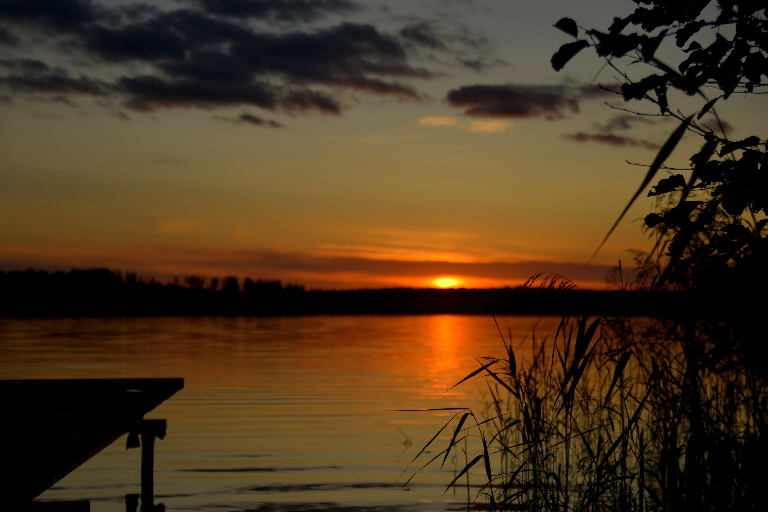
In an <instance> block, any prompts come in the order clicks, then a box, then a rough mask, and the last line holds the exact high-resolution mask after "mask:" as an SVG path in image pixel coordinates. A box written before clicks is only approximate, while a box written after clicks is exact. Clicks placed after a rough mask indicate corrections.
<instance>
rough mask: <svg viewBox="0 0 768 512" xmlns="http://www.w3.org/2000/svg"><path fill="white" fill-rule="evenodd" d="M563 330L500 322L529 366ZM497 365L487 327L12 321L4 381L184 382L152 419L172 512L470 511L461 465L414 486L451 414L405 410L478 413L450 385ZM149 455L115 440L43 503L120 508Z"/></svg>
mask: <svg viewBox="0 0 768 512" xmlns="http://www.w3.org/2000/svg"><path fill="white" fill-rule="evenodd" d="M558 321H559V319H558V318H554V317H544V318H539V317H504V318H500V319H499V325H500V327H501V330H502V331H503V332H504V333H505V336H506V335H507V333H508V332H511V334H512V341H513V346H515V347H516V350H517V353H518V359H520V357H521V356H522V355H523V354H524V353H525V351H526V349H527V348H528V347H529V343H530V340H531V334H532V332H533V330H534V329H535V331H536V336H537V337H544V336H549V337H550V338H551V336H552V333H554V329H555V328H556V326H557V322H558ZM489 355H493V356H502V355H503V345H502V342H501V338H500V335H499V332H498V330H497V327H496V324H495V323H494V320H493V318H492V317H488V316H457V315H435V316H318V317H293V318H222V317H203V318H180V317H160V318H116V319H41V320H39V319H35V320H26V319H24V320H19V319H0V379H41V378H46V379H48V378H150V377H183V378H184V380H185V387H184V389H183V390H182V391H180V392H178V393H177V394H176V395H175V396H173V397H172V398H171V399H169V400H167V401H166V402H165V403H163V404H162V405H161V406H160V407H158V408H157V409H155V410H154V411H153V412H151V413H150V414H148V415H147V416H146V418H163V419H166V420H168V435H167V436H166V438H165V439H164V440H162V441H158V442H157V443H156V445H155V503H163V504H164V505H165V507H166V510H169V511H192V510H201V511H202V510H216V511H222V512H229V511H232V512H235V511H290V512H293V511H299V510H312V511H328V512H347V511H352V510H362V511H375V512H388V511H398V510H402V511H431V510H435V511H440V510H456V509H465V508H466V502H467V496H466V492H465V491H462V490H461V489H459V490H458V491H456V492H454V490H451V491H449V492H446V493H444V492H443V491H444V490H445V486H446V485H447V484H448V483H449V482H450V481H451V480H452V479H453V476H454V474H455V471H456V470H457V467H458V468H460V467H462V465H463V464H462V463H463V462H464V461H463V460H456V458H455V457H454V458H453V460H450V459H449V464H446V466H445V468H444V469H443V470H440V469H439V467H437V466H435V468H428V469H426V470H423V471H421V472H420V473H419V474H418V475H417V476H416V477H415V478H414V479H413V480H412V481H411V483H410V484H409V485H408V486H407V487H403V486H402V484H403V483H404V482H405V481H406V480H407V479H408V478H409V477H410V476H411V475H412V474H413V472H414V471H415V470H416V469H418V467H420V465H421V464H416V465H412V466H411V467H410V468H409V467H408V466H409V463H410V462H411V460H412V459H413V458H414V457H415V456H416V454H417V453H418V452H419V450H420V449H421V448H422V447H423V446H424V444H425V443H426V442H427V441H428V440H429V439H430V438H431V437H432V436H433V435H434V434H435V433H436V432H437V431H438V430H439V429H440V427H442V425H443V424H444V423H445V422H446V421H448V419H450V417H451V416H452V415H453V413H449V412H444V411H440V412H435V411H433V412H401V411H396V409H426V408H445V407H472V408H474V409H475V410H481V409H482V407H483V397H482V393H481V392H480V389H481V387H482V386H480V384H482V381H477V382H471V383H465V384H462V385H461V386H459V387H456V388H453V389H450V390H449V388H451V386H452V385H453V384H454V383H456V382H457V381H458V380H460V379H461V378H462V377H464V376H465V375H466V374H468V373H469V372H471V371H472V370H474V369H475V368H476V367H477V364H478V363H477V362H476V361H475V358H480V357H482V356H489ZM446 436H450V434H446ZM445 443H447V439H446V440H444V441H443V442H442V444H440V445H438V446H439V447H437V449H436V450H430V451H432V454H433V455H432V456H434V454H435V453H437V452H438V451H440V450H441V449H442V448H443V447H444V446H445ZM140 457H141V454H140V450H129V451H126V450H125V438H122V439H119V440H118V441H116V442H115V443H114V444H112V445H111V446H110V447H108V448H107V449H105V450H104V451H102V452H101V453H99V454H98V455H96V456H95V457H94V458H92V459H91V460H90V461H88V462H86V463H85V464H84V465H82V466H81V467H80V468H78V469H77V470H75V471H74V472H73V473H71V474H70V475H68V476H67V477H65V478H64V479H62V480H61V481H59V482H58V483H57V484H56V485H55V486H54V487H53V488H51V489H49V490H48V491H46V492H45V493H43V494H42V495H41V496H40V497H39V498H38V499H39V500H65V499H66V500H80V499H87V500H91V510H92V511H94V512H101V511H104V512H108V511H115V512H117V511H120V512H123V511H125V501H124V496H125V495H126V494H131V493H139V492H140V485H139V483H140V478H139V467H140ZM458 458H459V459H462V456H461V455H460V456H459V457H458ZM422 459H424V455H422V457H421V458H420V460H422ZM424 461H426V459H424ZM407 468H408V469H407ZM404 471H405V473H404ZM472 492H476V491H472Z"/></svg>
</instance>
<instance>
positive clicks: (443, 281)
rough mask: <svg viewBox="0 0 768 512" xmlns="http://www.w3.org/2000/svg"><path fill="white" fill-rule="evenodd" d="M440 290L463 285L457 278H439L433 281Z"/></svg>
mask: <svg viewBox="0 0 768 512" xmlns="http://www.w3.org/2000/svg"><path fill="white" fill-rule="evenodd" d="M432 282H433V283H434V285H435V286H437V287H438V288H456V287H457V286H459V285H460V284H461V280H460V279H456V278H455V277H438V278H437V279H434V280H433V281H432Z"/></svg>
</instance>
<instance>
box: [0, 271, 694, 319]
mask: <svg viewBox="0 0 768 512" xmlns="http://www.w3.org/2000/svg"><path fill="white" fill-rule="evenodd" d="M554 293H557V295H558V296H559V299H558V300H557V301H552V300H550V297H551V296H552V295H553V294H554ZM563 301H567V302H568V303H569V304H571V306H569V307H571V308H575V309H576V311H578V312H581V313H587V314H595V315H614V314H624V315H651V314H658V313H662V312H664V311H674V310H679V309H680V308H681V307H685V308H692V307H696V305H697V304H699V305H700V306H702V307H703V306H704V305H705V304H706V303H707V301H706V300H703V299H696V298H694V297H693V296H692V294H691V293H686V292H664V291H657V292H653V291H644V290H636V291H614V292H597V291H590V290H567V291H562V290H561V291H556V290H553V289H546V288H541V289H531V288H524V287H520V288H498V289H447V290H440V289H414V288H394V289H372V290H347V291H333V290H306V289H305V288H304V287H303V286H296V285H283V284H281V283H280V282H279V281H265V280H251V279H245V280H243V281H239V280H238V279H236V278H234V277H228V278H225V279H211V280H205V279H203V278H201V277H197V276H189V277H186V278H184V279H182V280H179V281H178V282H174V283H159V282H157V281H155V280H151V279H141V278H138V277H137V276H136V275H135V274H122V273H120V272H116V271H111V270H108V269H94V270H72V271H70V272H66V273H65V272H52V273H49V272H46V271H41V270H27V271H16V272H0V316H6V317H50V316H56V317H64V316H140V315H254V316H260V315H315V314H439V313H452V314H487V315H504V314H559V313H560V312H561V311H562V304H563Z"/></svg>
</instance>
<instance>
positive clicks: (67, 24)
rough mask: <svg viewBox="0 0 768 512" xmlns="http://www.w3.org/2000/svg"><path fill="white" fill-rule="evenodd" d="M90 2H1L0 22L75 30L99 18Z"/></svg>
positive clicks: (10, 0) (36, 0)
mask: <svg viewBox="0 0 768 512" xmlns="http://www.w3.org/2000/svg"><path fill="white" fill-rule="evenodd" d="M99 11H100V9H99V8H98V7H97V6H95V5H94V4H93V2H91V1H90V0H3V1H2V2H0V20H9V21H13V22H15V23H19V24H21V25H27V24H36V25H42V26H45V27H48V28H56V29H59V30H66V31H70V30H76V29H77V28H78V27H82V26H83V24H87V23H91V22H93V21H94V20H95V19H96V18H97V17H98V16H100V14H101V13H100V12H99Z"/></svg>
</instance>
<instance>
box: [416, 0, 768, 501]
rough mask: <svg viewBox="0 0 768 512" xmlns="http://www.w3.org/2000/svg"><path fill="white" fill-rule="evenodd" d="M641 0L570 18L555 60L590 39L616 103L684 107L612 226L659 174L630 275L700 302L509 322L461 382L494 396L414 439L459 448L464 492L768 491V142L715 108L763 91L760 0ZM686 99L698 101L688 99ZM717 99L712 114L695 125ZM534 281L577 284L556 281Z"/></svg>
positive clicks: (594, 495) (510, 495)
mask: <svg viewBox="0 0 768 512" xmlns="http://www.w3.org/2000/svg"><path fill="white" fill-rule="evenodd" d="M635 3H636V4H637V6H636V8H635V10H634V12H633V13H632V14H630V15H629V16H627V17H624V18H615V19H614V21H613V23H612V24H611V26H610V27H609V28H608V29H607V30H606V29H603V30H586V29H584V28H583V27H580V26H579V25H578V24H577V23H576V22H575V21H574V20H571V19H568V18H563V19H561V20H560V21H559V22H558V23H557V24H556V25H555V26H556V27H557V28H559V29H560V30H562V31H563V32H565V33H567V34H569V35H570V36H571V37H573V38H574V39H575V40H574V41H572V42H569V43H567V44H565V45H563V46H562V47H561V48H560V50H559V51H558V52H557V53H556V54H555V55H554V56H553V57H552V65H553V67H554V68H555V69H558V70H559V69H561V68H563V66H565V64H566V63H567V62H568V61H569V60H570V59H571V58H572V57H573V56H575V55H576V54H577V53H579V52H580V51H582V50H584V49H587V48H590V49H592V50H594V51H595V52H596V53H597V55H598V56H600V57H602V58H604V64H605V66H606V68H609V69H611V72H612V76H614V77H615V78H616V79H618V80H619V81H620V82H622V83H621V87H620V89H619V88H617V87H608V88H606V89H607V90H612V91H614V92H615V93H616V94H617V95H620V97H621V99H623V100H624V101H626V102H627V104H626V108H622V109H621V110H622V111H625V112H626V111H629V112H635V113H636V114H638V115H642V116H651V117H652V116H661V117H671V118H675V119H677V120H678V123H677V125H678V127H677V129H676V130H675V131H674V132H673V133H672V135H671V136H670V137H669V139H668V140H667V142H666V143H665V144H664V146H662V148H661V150H660V151H659V153H658V154H657V155H656V158H655V159H654V161H653V162H652V163H651V164H650V165H649V166H648V173H647V175H646V177H645V179H644V180H643V183H642V184H641V186H640V188H639V189H638V191H637V193H636V194H635V195H634V197H633V198H632V199H631V200H630V202H629V204H628V205H627V207H626V208H625V209H624V211H623V212H622V213H621V214H620V215H619V220H618V221H616V224H618V222H619V221H620V220H621V218H622V217H623V216H624V214H625V213H626V212H627V211H628V209H629V207H630V206H631V204H632V203H633V202H634V200H635V199H636V198H637V197H638V196H639V195H640V194H641V193H642V192H644V191H645V190H646V188H647V186H648V185H652V184H653V185H654V186H653V187H652V188H651V189H650V192H649V193H648V195H649V196H656V197H657V198H658V203H657V208H656V211H654V212H652V213H650V214H648V215H647V216H646V217H645V229H646V230H647V232H648V233H649V235H650V236H651V240H652V244H653V247H652V248H651V250H650V251H648V252H646V253H640V252H638V253H637V264H638V270H639V274H638V276H639V278H638V280H637V281H636V282H635V283H633V286H634V287H636V288H638V289H645V290H647V291H649V292H658V291H661V290H667V291H673V290H676V291H678V292H682V293H691V294H693V295H692V296H693V297H699V298H704V302H702V303H699V304H698V305H697V306H696V307H693V308H687V309H686V308H677V309H672V310H669V311H666V312H664V313H663V314H654V315H651V316H649V317H647V318H630V317H628V316H624V315H606V316H604V317H601V318H596V319H595V318H589V317H587V316H585V315H583V314H581V313H579V312H577V311H576V310H575V309H569V308H568V307H565V313H564V314H563V316H562V321H561V324H560V328H559V329H558V332H557V334H556V335H555V336H554V339H548V340H542V339H538V338H536V335H535V333H532V334H531V338H530V339H532V340H533V350H532V352H528V351H527V350H526V351H525V352H524V353H523V352H522V351H519V350H517V349H516V347H519V346H520V345H518V342H519V340H512V339H510V337H509V336H508V335H505V334H504V333H501V335H502V336H501V337H502V341H503V343H504V345H505V348H506V354H507V355H506V356H505V357H502V358H484V359H482V360H480V361H481V363H480V366H479V367H478V369H477V370H476V371H475V372H473V373H471V374H470V375H468V376H467V377H466V378H464V379H462V381H460V383H462V384H463V385H467V384H466V381H468V380H472V379H474V378H480V377H483V376H484V377H485V378H486V382H485V384H487V387H485V393H486V400H485V406H484V407H473V408H466V409H460V410H457V412H456V415H455V416H454V418H453V419H452V420H451V421H449V422H448V423H447V424H446V425H445V426H444V427H443V430H441V432H443V431H444V432H445V433H446V434H445V436H444V437H442V438H441V437H440V436H437V435H436V436H435V438H433V440H432V441H430V442H429V443H428V444H427V446H431V445H439V443H440V442H441V440H442V442H443V443H444V444H443V446H444V447H445V449H444V450H442V451H441V452H440V453H438V454H437V455H436V456H434V455H429V456H428V457H425V456H424V454H426V453H429V452H428V451H427V450H426V449H425V450H423V451H422V453H420V454H419V455H420V457H424V458H425V459H426V460H425V461H424V462H425V463H424V464H423V465H424V466H427V465H429V464H445V463H446V461H447V460H449V459H450V457H451V456H452V455H453V456H455V457H456V459H459V460H462V461H463V462H462V464H461V465H460V466H459V469H458V470H457V471H456V473H455V475H456V476H455V478H454V479H453V481H451V482H450V483H448V488H450V487H451V486H454V485H460V484H466V489H467V506H468V507H469V506H470V504H472V503H475V504H477V505H481V506H482V505H484V506H487V508H488V509H490V510H531V511H534V512H537V511H553V512H554V511H562V512H568V511H638V512H639V511H687V512H701V511H707V512H710V511H711V512H720V511H723V512H724V511H733V512H736V511H758V510H766V507H767V506H768V505H767V504H768V479H767V478H766V477H765V475H766V469H765V468H766V467H768V331H766V326H765V321H764V319H765V315H766V305H767V304H768V303H767V302H766V300H765V293H766V289H767V288H766V287H767V286H768V277H767V276H768V239H767V238H766V235H767V234H768V228H767V227H766V226H767V225H768V153H766V141H765V139H761V138H760V137H758V136H749V137H745V138H741V139H739V140H731V139H730V138H729V137H730V133H731V132H732V130H729V129H727V128H726V126H727V125H726V123H725V122H723V120H721V119H720V118H719V116H718V115H717V106H718V105H719V104H721V103H722V102H725V101H727V100H729V98H739V97H744V96H747V95H750V94H756V93H762V94H765V92H766V84H765V83H764V79H765V78H768V22H767V21H766V3H765V2H764V1H762V2H759V1H751V0H716V1H710V0H635ZM661 45H665V47H666V48H665V51H664V55H665V57H664V59H665V60H666V59H668V58H674V56H675V55H677V56H678V57H679V60H678V61H674V62H669V63H667V62H664V61H662V60H660V59H659V58H658V57H657V56H656V50H657V49H658V48H659V47H660V46H661ZM675 47H677V54H675V51H676V49H675ZM684 96H690V97H693V98H698V99H699V100H700V105H699V107H698V108H697V111H696V112H693V113H692V114H690V115H685V114H683V113H682V110H678V109H676V108H672V107H671V106H670V105H672V104H673V102H674V101H677V100H679V99H680V98H682V97H684ZM681 103H684V104H686V105H688V107H686V108H690V104H691V102H690V100H686V101H684V102H681ZM635 109H642V110H635ZM708 114H711V115H713V116H714V117H715V123H714V125H715V128H714V129H713V128H708V127H707V126H705V125H704V124H700V120H701V119H702V117H703V116H705V115H708ZM685 134H688V136H690V135H691V134H695V135H698V136H700V137H701V144H702V145H701V149H700V150H698V152H697V153H695V154H694V155H692V156H691V158H690V169H678V168H669V167H664V165H663V164H664V162H665V161H666V159H667V157H668V156H670V154H671V153H672V151H673V150H674V149H675V148H676V146H677V145H678V142H679V141H680V139H681V138H682V137H683V135H685ZM763 135H764V134H763ZM683 173H685V174H687V177H686V176H685V175H684V174H683ZM657 174H662V175H664V174H666V175H665V176H664V177H662V178H658V177H657ZM654 180H656V181H655V183H654ZM616 224H614V226H613V228H615V227H616ZM613 228H611V230H610V231H609V232H608V236H610V234H611V231H613ZM606 238H607V237H606ZM598 250H599V248H598ZM541 286H543V287H544V288H547V289H550V290H556V289H567V288H568V287H569V286H568V282H567V280H562V279H554V280H552V279H550V280H548V281H547V280H545V281H543V282H539V287H541ZM652 296H653V295H649V296H648V297H652ZM564 297H567V295H565V296H564ZM679 298H680V300H687V297H686V296H685V295H682V296H679ZM530 339H529V340H530ZM449 426H450V428H449ZM435 451H436V450H435ZM420 457H419V456H417V458H416V459H414V463H418V461H417V459H420ZM429 457H434V458H432V459H431V460H429ZM478 487H479V491H477V489H478Z"/></svg>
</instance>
